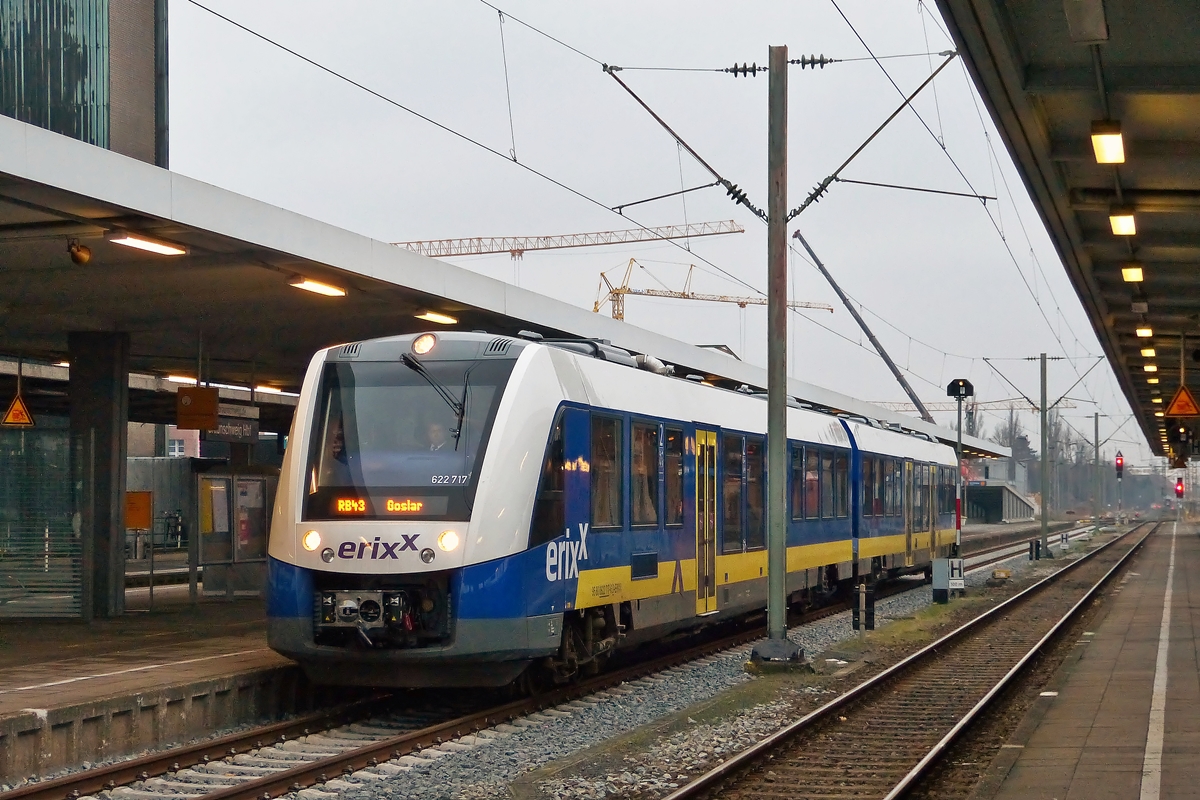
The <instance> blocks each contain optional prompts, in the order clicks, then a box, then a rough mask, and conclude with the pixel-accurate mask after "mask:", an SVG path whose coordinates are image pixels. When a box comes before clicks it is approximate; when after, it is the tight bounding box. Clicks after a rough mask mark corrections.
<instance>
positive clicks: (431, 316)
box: [416, 311, 458, 325]
mask: <svg viewBox="0 0 1200 800" xmlns="http://www.w3.org/2000/svg"><path fill="white" fill-rule="evenodd" d="M416 317H417V319H423V320H425V321H426V322H436V323H437V324H438V325H457V324H458V320H457V319H455V318H454V317H451V316H450V315H448V314H439V313H438V312H436V311H422V312H421V313H420V314H417V315H416Z"/></svg>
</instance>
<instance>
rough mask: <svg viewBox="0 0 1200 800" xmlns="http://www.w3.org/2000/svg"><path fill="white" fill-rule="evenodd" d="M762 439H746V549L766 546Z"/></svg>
mask: <svg viewBox="0 0 1200 800" xmlns="http://www.w3.org/2000/svg"><path fill="white" fill-rule="evenodd" d="M765 455H766V454H765V453H764V452H763V441H762V439H751V438H747V439H746V548H747V549H749V550H753V549H755V548H759V547H766V546H767V528H766V518H765V515H764V514H763V499H764V498H763V491H764V489H765V487H764V485H763V484H764V481H763V456H765Z"/></svg>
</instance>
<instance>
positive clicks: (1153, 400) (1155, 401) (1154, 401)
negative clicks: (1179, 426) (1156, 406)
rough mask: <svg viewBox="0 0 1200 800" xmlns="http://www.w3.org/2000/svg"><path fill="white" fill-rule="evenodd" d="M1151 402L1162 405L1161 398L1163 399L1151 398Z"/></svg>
mask: <svg viewBox="0 0 1200 800" xmlns="http://www.w3.org/2000/svg"><path fill="white" fill-rule="evenodd" d="M1150 402H1151V403H1161V402H1162V398H1161V397H1151V398H1150Z"/></svg>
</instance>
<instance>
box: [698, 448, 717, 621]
mask: <svg viewBox="0 0 1200 800" xmlns="http://www.w3.org/2000/svg"><path fill="white" fill-rule="evenodd" d="M716 610H717V433H716V431H705V430H699V429H697V430H696V613H697V614H710V613H712V612H714V611H716Z"/></svg>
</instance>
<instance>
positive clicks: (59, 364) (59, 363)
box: [54, 361, 71, 367]
mask: <svg viewBox="0 0 1200 800" xmlns="http://www.w3.org/2000/svg"><path fill="white" fill-rule="evenodd" d="M54 366H56V367H69V366H71V362H70V361H56V362H55V363H54Z"/></svg>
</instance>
